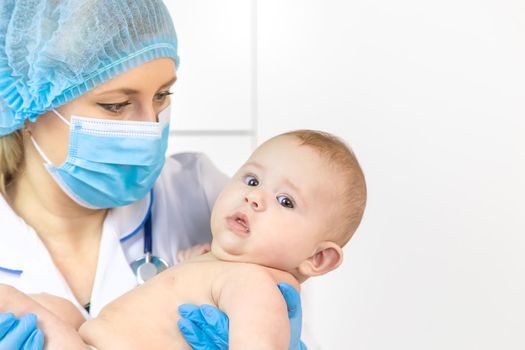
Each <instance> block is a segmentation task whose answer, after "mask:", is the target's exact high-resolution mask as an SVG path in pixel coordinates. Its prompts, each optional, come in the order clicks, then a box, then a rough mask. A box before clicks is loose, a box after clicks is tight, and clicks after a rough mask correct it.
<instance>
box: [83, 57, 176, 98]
mask: <svg viewBox="0 0 525 350" xmlns="http://www.w3.org/2000/svg"><path fill="white" fill-rule="evenodd" d="M176 80H177V75H176V70H175V62H174V61H173V60H172V59H170V58H158V59H155V60H152V61H149V62H146V63H143V64H141V65H139V66H137V67H135V68H132V69H130V70H128V71H126V72H124V73H122V74H119V75H117V76H115V77H114V78H112V79H110V80H108V81H106V82H104V83H103V84H101V85H99V86H97V87H95V88H94V89H93V90H91V91H90V92H91V94H93V95H102V94H107V93H109V92H113V91H116V90H120V91H121V92H124V93H126V92H130V93H133V92H141V91H149V90H158V89H161V88H169V87H170V86H171V85H173V84H174V83H175V81H176Z"/></svg>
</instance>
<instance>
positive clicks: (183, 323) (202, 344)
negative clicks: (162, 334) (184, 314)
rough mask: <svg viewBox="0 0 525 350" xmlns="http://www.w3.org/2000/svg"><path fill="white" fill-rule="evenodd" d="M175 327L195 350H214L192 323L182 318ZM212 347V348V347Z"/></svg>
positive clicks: (211, 344)
mask: <svg viewBox="0 0 525 350" xmlns="http://www.w3.org/2000/svg"><path fill="white" fill-rule="evenodd" d="M177 325H178V327H179V330H180V332H181V334H182V336H183V337H184V339H186V341H187V342H188V344H190V345H191V346H192V348H193V349H195V350H215V346H213V343H212V342H210V340H209V339H208V337H207V336H206V334H204V332H203V331H202V330H201V329H200V328H199V327H197V326H196V325H195V324H193V322H191V321H189V320H186V319H184V318H181V319H180V320H179V321H178V322H177ZM212 346H213V347H212Z"/></svg>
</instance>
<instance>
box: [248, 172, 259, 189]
mask: <svg viewBox="0 0 525 350" xmlns="http://www.w3.org/2000/svg"><path fill="white" fill-rule="evenodd" d="M244 183H245V184H247V185H248V186H259V180H257V178H256V177H255V176H253V175H246V176H245V177H244Z"/></svg>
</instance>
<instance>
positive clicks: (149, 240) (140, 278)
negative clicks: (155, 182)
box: [130, 190, 169, 284]
mask: <svg viewBox="0 0 525 350" xmlns="http://www.w3.org/2000/svg"><path fill="white" fill-rule="evenodd" d="M152 203H153V190H152V191H151V202H150V208H149V213H148V218H147V219H146V222H145V223H144V257H142V258H138V259H136V260H135V261H133V262H132V263H131V264H130V267H131V269H132V270H133V273H134V274H135V276H137V282H138V283H139V284H142V283H144V282H146V281H147V280H149V279H150V278H152V277H155V276H156V275H158V274H159V273H161V272H162V271H164V270H166V269H167V268H168V267H169V264H168V262H167V261H166V260H164V259H162V258H159V257H158V256H155V255H153V254H152V251H153V236H152V234H151V231H152V229H151V206H152Z"/></svg>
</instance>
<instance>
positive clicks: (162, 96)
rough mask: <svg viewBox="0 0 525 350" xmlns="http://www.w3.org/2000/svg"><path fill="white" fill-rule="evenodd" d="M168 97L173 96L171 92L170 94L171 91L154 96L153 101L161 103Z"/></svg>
mask: <svg viewBox="0 0 525 350" xmlns="http://www.w3.org/2000/svg"><path fill="white" fill-rule="evenodd" d="M169 95H173V92H171V91H161V92H159V93H157V94H155V97H154V100H155V102H159V103H163V102H164V101H166V97H168V96H169Z"/></svg>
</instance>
